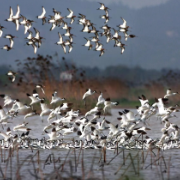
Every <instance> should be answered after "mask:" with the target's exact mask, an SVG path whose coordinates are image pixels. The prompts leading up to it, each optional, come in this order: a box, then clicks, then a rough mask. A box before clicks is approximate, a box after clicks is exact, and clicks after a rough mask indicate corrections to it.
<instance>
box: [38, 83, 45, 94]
mask: <svg viewBox="0 0 180 180" xmlns="http://www.w3.org/2000/svg"><path fill="white" fill-rule="evenodd" d="M44 87H45V86H43V85H41V84H37V85H36V88H38V89H41V91H42V93H43V94H45V91H44V89H43V88H44Z"/></svg>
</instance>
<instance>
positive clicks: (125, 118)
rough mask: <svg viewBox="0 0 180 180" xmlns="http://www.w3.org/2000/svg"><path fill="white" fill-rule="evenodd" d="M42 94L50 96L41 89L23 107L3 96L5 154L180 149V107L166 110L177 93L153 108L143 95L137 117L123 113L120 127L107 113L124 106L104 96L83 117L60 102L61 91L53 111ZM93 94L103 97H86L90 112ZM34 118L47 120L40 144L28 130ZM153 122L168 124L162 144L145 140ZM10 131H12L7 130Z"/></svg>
mask: <svg viewBox="0 0 180 180" xmlns="http://www.w3.org/2000/svg"><path fill="white" fill-rule="evenodd" d="M38 92H39V93H38ZM40 93H41V94H42V95H43V96H45V87H44V86H42V85H36V87H35V89H34V90H33V93H32V94H29V93H27V94H26V95H27V97H28V98H29V99H30V100H31V102H30V104H29V105H27V104H23V103H22V102H21V101H20V100H19V99H13V98H12V97H10V96H8V95H7V94H0V97H1V98H3V100H4V105H3V106H0V123H1V125H2V130H1V131H0V136H2V137H3V139H1V140H0V146H1V148H5V149H8V148H22V149H27V148H31V149H51V148H65V149H69V148H84V149H100V148H104V147H106V149H109V150H113V149H116V148H117V147H118V148H125V149H148V148H161V149H162V150H165V149H170V148H179V147H180V141H179V137H180V136H179V132H180V130H179V127H178V125H177V124H173V123H171V122H170V121H169V119H170V118H173V117H176V115H175V114H174V113H175V112H178V105H174V106H168V104H167V103H168V101H169V100H168V99H170V98H171V97H172V96H177V95H178V93H177V92H172V91H171V90H170V89H168V90H167V92H166V94H165V95H164V97H162V98H158V99H157V98H155V102H154V103H153V104H152V105H150V103H149V100H148V99H146V97H145V96H144V95H142V96H140V97H139V101H140V106H139V107H137V109H136V111H135V112H134V111H132V110H128V109H125V110H123V111H120V112H119V117H118V118H117V119H118V120H119V123H118V124H116V125H115V124H114V123H113V121H111V120H107V119H110V118H111V117H109V116H108V113H111V109H112V108H113V107H115V106H117V105H118V104H119V103H118V102H112V101H111V99H110V98H104V97H103V93H102V92H100V95H99V96H98V100H97V103H96V106H95V107H94V108H93V109H90V110H89V111H87V112H86V113H85V114H84V115H83V114H82V113H81V112H80V110H76V111H74V110H73V109H72V106H73V104H72V103H67V100H66V99H65V98H62V97H59V96H58V93H57V91H55V92H54V93H53V94H52V99H51V102H50V104H49V105H48V104H47V103H46V100H45V98H40V97H39V94H40ZM94 94H99V92H96V91H95V90H92V89H87V91H86V92H85V94H84V95H83V96H82V101H84V105H85V106H86V105H87V103H88V100H89V99H90V98H91V97H92V96H93V95H94ZM59 103H61V105H59ZM38 106H40V109H41V112H40V114H39V113H37V111H36V109H35V108H38ZM8 107H11V108H8ZM22 114H23V115H24V120H23V121H24V122H23V123H22V124H18V125H17V124H16V126H14V127H13V129H10V127H9V126H8V124H9V123H11V119H13V121H14V123H15V121H16V117H18V118H21V119H23V117H22ZM33 116H34V117H33ZM32 117H33V120H36V121H40V123H41V120H42V121H44V119H45V118H47V124H46V126H45V127H43V132H40V130H39V131H38V133H39V136H38V137H40V136H41V133H43V134H42V135H43V136H44V137H43V138H41V139H39V138H34V137H32V135H33V129H31V128H29V127H28V124H29V123H28V121H29V120H30V119H31V118H32ZM39 117H40V118H39ZM152 117H157V118H158V119H160V121H161V122H163V123H164V127H163V128H162V129H161V131H162V136H161V137H160V138H158V139H153V138H151V137H149V136H147V135H146V134H147V131H150V130H151V129H150V128H151V127H150V126H149V125H148V124H149V123H148V121H149V120H150V119H151V118H152ZM112 119H113V117H112ZM33 120H30V121H33ZM30 121H29V122H30ZM45 122H46V121H45ZM43 123H44V122H43ZM5 126H6V127H7V128H6V129H7V130H5ZM69 136H71V138H72V137H73V140H71V138H68V137H69ZM47 137H48V138H47Z"/></svg>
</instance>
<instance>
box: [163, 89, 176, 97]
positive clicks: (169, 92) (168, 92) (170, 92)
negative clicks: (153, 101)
mask: <svg viewBox="0 0 180 180" xmlns="http://www.w3.org/2000/svg"><path fill="white" fill-rule="evenodd" d="M177 94H178V92H172V91H171V89H167V91H166V94H165V95H164V98H169V97H171V96H174V95H177Z"/></svg>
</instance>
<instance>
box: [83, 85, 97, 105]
mask: <svg viewBox="0 0 180 180" xmlns="http://www.w3.org/2000/svg"><path fill="white" fill-rule="evenodd" d="M94 93H96V91H93V90H91V89H90V88H89V89H87V90H86V92H85V93H84V95H83V97H82V100H83V101H84V104H85V105H86V102H85V99H86V98H87V97H88V96H91V95H93V94H94Z"/></svg>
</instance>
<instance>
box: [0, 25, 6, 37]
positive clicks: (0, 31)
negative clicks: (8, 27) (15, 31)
mask: <svg viewBox="0 0 180 180" xmlns="http://www.w3.org/2000/svg"><path fill="white" fill-rule="evenodd" d="M4 28H5V27H4V26H1V24H0V37H2V34H3V29H4Z"/></svg>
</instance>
